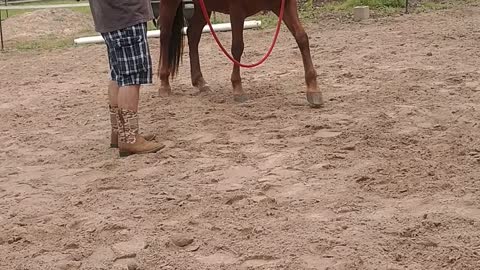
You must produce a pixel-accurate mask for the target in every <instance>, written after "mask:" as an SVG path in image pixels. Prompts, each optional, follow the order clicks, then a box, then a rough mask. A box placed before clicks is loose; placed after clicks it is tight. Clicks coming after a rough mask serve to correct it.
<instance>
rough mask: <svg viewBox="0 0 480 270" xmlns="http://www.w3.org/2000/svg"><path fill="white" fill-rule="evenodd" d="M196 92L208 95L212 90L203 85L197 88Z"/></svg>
mask: <svg viewBox="0 0 480 270" xmlns="http://www.w3.org/2000/svg"><path fill="white" fill-rule="evenodd" d="M198 91H200V93H209V92H212V89H210V86H208V85H204V86H202V87H199V88H198Z"/></svg>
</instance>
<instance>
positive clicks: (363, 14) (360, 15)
mask: <svg viewBox="0 0 480 270" xmlns="http://www.w3.org/2000/svg"><path fill="white" fill-rule="evenodd" d="M368 18H370V8H369V7H368V6H358V7H355V8H353V19H354V20H355V21H362V20H366V19H368Z"/></svg>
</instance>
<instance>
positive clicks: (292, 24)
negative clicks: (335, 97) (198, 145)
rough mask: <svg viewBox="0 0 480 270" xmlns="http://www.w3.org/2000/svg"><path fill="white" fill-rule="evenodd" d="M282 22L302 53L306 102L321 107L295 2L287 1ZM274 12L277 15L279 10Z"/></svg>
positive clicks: (312, 67) (314, 74) (306, 39)
mask: <svg viewBox="0 0 480 270" xmlns="http://www.w3.org/2000/svg"><path fill="white" fill-rule="evenodd" d="M286 5H287V6H286V7H285V14H284V16H283V21H284V22H285V24H286V25H287V27H288V29H289V30H290V32H291V33H292V35H293V36H294V37H295V40H296V41H297V44H298V47H299V48H300V51H301V53H302V59H303V66H304V68H305V81H306V83H307V100H308V102H309V103H310V104H311V105H312V106H314V107H320V106H322V105H323V98H322V92H321V91H320V90H319V89H318V84H317V72H316V71H315V67H314V66H313V62H312V56H311V55H310V44H309V41H308V35H307V33H306V32H305V29H304V28H303V26H302V24H301V23H300V19H299V18H298V12H297V1H287V3H286ZM274 12H275V13H276V14H277V15H279V13H280V12H279V10H278V9H276V10H274Z"/></svg>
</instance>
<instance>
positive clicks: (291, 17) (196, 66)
mask: <svg viewBox="0 0 480 270" xmlns="http://www.w3.org/2000/svg"><path fill="white" fill-rule="evenodd" d="M193 2H194V5H195V11H194V13H193V16H192V17H191V18H189V19H184V14H183V5H182V4H181V3H182V0H161V1H160V7H159V9H160V13H159V25H160V32H161V34H160V64H159V76H160V88H159V93H160V95H168V94H170V93H171V86H170V82H169V77H170V76H172V77H173V76H175V74H176V73H177V72H178V66H179V64H180V59H181V55H182V53H183V34H182V29H183V27H184V26H185V23H186V22H187V23H188V28H187V36H188V46H189V51H190V72H191V80H192V84H193V86H194V87H196V88H198V89H199V91H201V92H202V91H209V90H210V88H209V86H208V84H207V82H206V81H205V79H204V78H203V75H202V71H201V69H200V59H199V54H198V44H199V42H200V38H201V36H202V30H203V28H204V26H205V25H206V21H205V18H204V16H203V13H202V11H201V9H200V5H199V3H198V0H193ZM204 2H205V6H206V7H207V11H208V15H209V16H210V15H211V13H212V12H220V13H224V14H230V23H231V25H232V48H231V49H232V55H233V57H234V59H236V60H237V61H240V60H241V56H242V54H243V49H244V42H243V25H244V22H245V19H246V18H247V17H249V16H252V15H254V14H256V13H258V12H261V11H267V10H268V11H272V12H274V13H275V14H276V15H277V16H278V15H279V13H280V8H281V0H204ZM283 22H284V23H285V24H286V26H287V27H288V29H289V30H290V32H291V33H292V34H293V36H294V37H295V40H296V41H297V44H298V47H299V48H300V51H301V54H302V59H303V65H304V68H305V81H306V84H307V92H306V93H307V100H308V102H309V103H310V104H311V105H312V106H314V107H318V106H321V105H322V104H323V99H322V93H321V91H320V90H319V89H318V84H317V73H316V71H315V68H314V66H313V62H312V57H311V55H310V46H309V41H308V36H307V34H306V32H305V30H304V28H303V26H302V25H301V23H300V20H299V18H298V11H297V1H296V0H286V2H285V11H284V16H283ZM231 81H232V86H233V96H234V100H235V101H237V102H243V101H246V100H247V95H246V94H245V92H244V90H243V87H242V79H241V77H240V67H239V66H238V65H234V66H233V72H232V77H231Z"/></svg>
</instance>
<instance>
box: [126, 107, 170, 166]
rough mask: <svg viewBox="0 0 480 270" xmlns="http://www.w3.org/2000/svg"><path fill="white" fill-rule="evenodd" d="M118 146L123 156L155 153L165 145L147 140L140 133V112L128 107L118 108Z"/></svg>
mask: <svg viewBox="0 0 480 270" xmlns="http://www.w3.org/2000/svg"><path fill="white" fill-rule="evenodd" d="M117 117H118V118H117V122H118V148H119V153H120V156H121V157H126V156H129V155H134V154H149V153H155V152H158V151H160V150H162V149H163V148H165V145H163V144H159V143H156V142H151V141H147V140H145V138H143V137H142V136H140V135H139V134H138V114H137V113H136V112H134V111H130V110H126V109H118V113H117Z"/></svg>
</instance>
